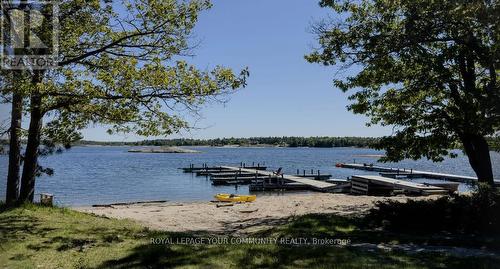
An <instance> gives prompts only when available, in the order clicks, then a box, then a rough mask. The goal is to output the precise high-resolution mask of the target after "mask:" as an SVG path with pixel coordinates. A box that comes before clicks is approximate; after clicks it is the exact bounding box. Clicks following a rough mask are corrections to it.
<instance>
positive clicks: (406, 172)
mask: <svg viewBox="0 0 500 269" xmlns="http://www.w3.org/2000/svg"><path fill="white" fill-rule="evenodd" d="M337 167H341V168H351V169H357V170H365V171H374V172H381V173H383V174H384V175H386V176H387V175H393V176H396V175H401V176H408V177H425V178H432V179H443V180H448V181H456V182H477V177H470V176H462V175H452V174H444V173H435V172H427V171H418V170H413V169H400V168H390V167H383V166H377V165H373V164H369V165H367V164H357V163H340V164H337Z"/></svg>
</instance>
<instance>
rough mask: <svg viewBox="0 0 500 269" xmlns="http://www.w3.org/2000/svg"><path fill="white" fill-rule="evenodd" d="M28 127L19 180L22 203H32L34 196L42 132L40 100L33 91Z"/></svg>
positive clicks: (38, 95)
mask: <svg viewBox="0 0 500 269" xmlns="http://www.w3.org/2000/svg"><path fill="white" fill-rule="evenodd" d="M30 106H31V113H30V127H29V131H28V132H29V133H28V143H27V145H26V153H25V154H24V164H23V176H22V178H21V193H20V200H21V201H22V202H33V199H34V196H35V179H36V171H37V168H38V147H39V146H40V136H41V132H42V119H43V112H42V98H41V96H40V93H39V92H37V91H34V92H33V93H32V94H31V100H30Z"/></svg>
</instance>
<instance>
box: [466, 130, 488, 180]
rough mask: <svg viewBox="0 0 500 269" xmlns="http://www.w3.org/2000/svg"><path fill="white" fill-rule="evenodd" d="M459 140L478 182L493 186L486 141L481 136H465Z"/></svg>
mask: <svg viewBox="0 0 500 269" xmlns="http://www.w3.org/2000/svg"><path fill="white" fill-rule="evenodd" d="M461 139H462V144H463V146H464V149H465V154H467V157H468V158H469V163H470V165H471V166H472V169H474V172H476V175H477V179H478V181H479V182H480V183H487V184H489V185H492V186H493V183H494V182H493V170H492V166H491V159H490V148H489V146H488V142H486V139H485V138H484V137H483V136H481V135H475V134H465V135H463V136H462V137H461Z"/></svg>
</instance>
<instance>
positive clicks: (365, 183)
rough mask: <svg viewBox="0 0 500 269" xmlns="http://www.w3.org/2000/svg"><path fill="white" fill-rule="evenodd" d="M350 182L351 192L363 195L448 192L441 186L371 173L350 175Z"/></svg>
mask: <svg viewBox="0 0 500 269" xmlns="http://www.w3.org/2000/svg"><path fill="white" fill-rule="evenodd" d="M351 184H352V186H351V193H354V194H364V195H368V194H387V193H391V192H403V193H407V194H420V195H430V194H447V193H449V192H450V190H449V189H446V188H443V187H438V186H432V185H428V184H421V183H414V182H410V181H406V180H397V179H393V178H387V177H381V176H371V175H363V176H360V175H355V176H352V177H351Z"/></svg>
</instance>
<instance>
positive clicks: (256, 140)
mask: <svg viewBox="0 0 500 269" xmlns="http://www.w3.org/2000/svg"><path fill="white" fill-rule="evenodd" d="M486 140H487V142H488V145H489V147H490V150H492V151H500V137H487V138H486ZM24 142H25V141H24ZM379 142H380V137H356V136H352V137H350V136H345V137H330V136H314V137H299V136H282V137H278V136H276V137H272V136H271V137H248V138H234V137H230V138H214V139H190V138H175V139H149V140H141V141H128V142H127V141H93V140H79V141H75V142H74V143H73V146H164V147H183V146H191V147H194V146H197V147H205V146H207V147H226V148H237V147H257V148H266V147H289V148H295V147H307V148H335V147H356V148H374V147H375V146H376V145H377V143H379ZM0 144H1V145H7V146H8V140H5V139H0ZM456 148H457V149H461V146H460V145H457V147H456Z"/></svg>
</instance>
